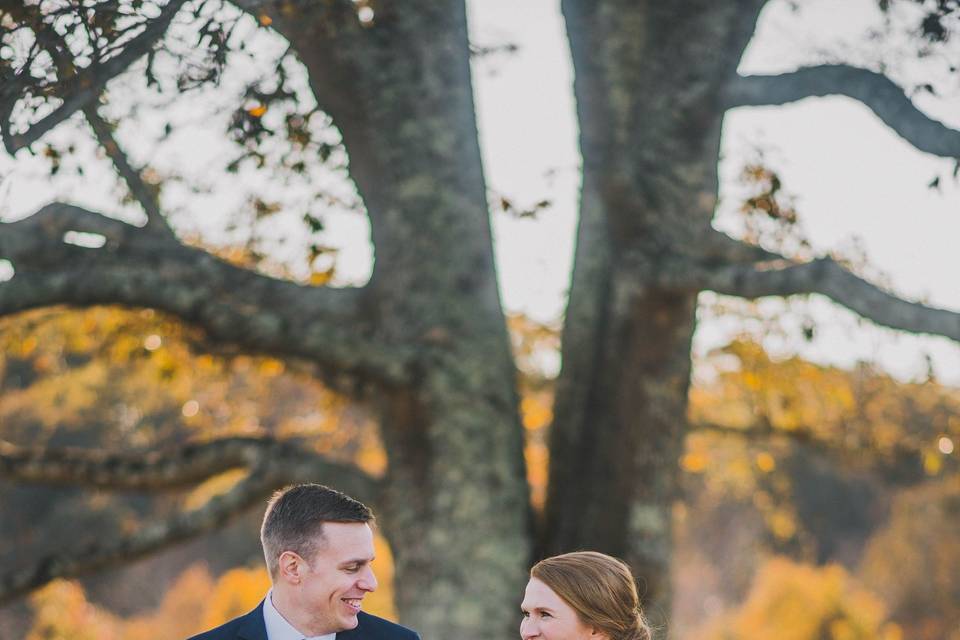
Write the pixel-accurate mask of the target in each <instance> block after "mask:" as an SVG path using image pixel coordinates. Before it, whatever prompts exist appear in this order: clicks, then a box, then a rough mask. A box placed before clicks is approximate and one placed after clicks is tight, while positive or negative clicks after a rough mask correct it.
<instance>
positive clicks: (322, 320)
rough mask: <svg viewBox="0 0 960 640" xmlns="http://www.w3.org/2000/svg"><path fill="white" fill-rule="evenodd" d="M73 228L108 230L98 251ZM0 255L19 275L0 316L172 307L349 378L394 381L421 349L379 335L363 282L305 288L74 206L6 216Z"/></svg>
mask: <svg viewBox="0 0 960 640" xmlns="http://www.w3.org/2000/svg"><path fill="white" fill-rule="evenodd" d="M67 231H79V232H88V233H94V234H99V235H102V236H103V238H104V239H105V244H104V246H102V247H100V248H97V249H92V248H84V247H78V246H72V245H70V244H67V243H65V242H64V234H65V233H66V232H67ZM0 258H5V259H7V260H10V261H11V262H12V263H13V265H14V269H15V275H14V277H13V278H12V279H11V280H9V281H7V282H4V283H0V316H2V315H8V314H11V313H16V312H19V311H23V310H26V309H31V308H36V307H41V306H49V305H57V304H65V305H72V306H78V307H88V306H92V305H98V304H120V305H126V306H131V307H150V308H155V309H159V310H162V311H166V312H168V313H171V314H173V315H176V316H178V317H179V318H181V319H183V320H185V321H187V322H189V323H193V324H196V325H198V326H199V327H201V328H203V329H204V330H205V331H206V332H207V334H208V335H209V336H210V337H211V338H213V339H214V340H217V341H221V342H227V343H233V344H237V345H241V346H244V347H245V348H248V349H250V350H251V351H254V352H260V353H271V354H275V355H281V356H297V357H302V358H308V359H311V360H313V361H314V362H316V363H317V364H319V365H320V366H321V367H322V368H324V369H326V370H328V371H334V372H337V374H338V375H343V376H345V377H352V378H358V379H360V380H370V381H377V382H380V383H385V384H391V385H397V384H404V383H405V382H407V381H408V380H409V376H410V366H411V364H412V362H413V359H414V357H415V355H416V353H415V350H414V349H413V348H411V347H395V346H393V345H388V344H385V343H383V342H382V341H380V340H377V339H376V338H375V337H374V334H375V326H373V323H374V320H371V319H370V318H368V317H367V316H366V315H364V309H363V307H362V305H361V302H362V295H363V292H364V290H363V289H331V288H320V287H310V286H304V285H299V284H297V283H294V282H289V281H286V280H278V279H275V278H270V277H267V276H264V275H260V274H258V273H255V272H253V271H251V270H249V269H244V268H240V267H236V266H233V265H230V264H227V263H226V262H223V261H222V260H219V259H217V258H216V257H215V256H213V255H211V254H209V253H207V252H205V251H202V250H200V249H195V248H192V247H187V246H184V245H182V244H180V243H178V242H177V241H176V240H174V239H172V238H170V237H169V236H166V235H163V234H158V233H154V232H152V231H151V230H148V229H140V228H137V227H134V226H132V225H128V224H126V223H123V222H121V221H119V220H114V219H111V218H107V217H105V216H102V215H99V214H97V213H93V212H90V211H87V210H85V209H82V208H80V207H75V206H71V205H66V204H61V203H55V204H51V205H47V206H46V207H44V208H43V209H42V210H41V211H39V212H38V213H36V214H34V215H33V216H31V217H29V218H26V219H24V220H20V221H18V222H13V223H0Z"/></svg>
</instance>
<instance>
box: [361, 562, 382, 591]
mask: <svg viewBox="0 0 960 640" xmlns="http://www.w3.org/2000/svg"><path fill="white" fill-rule="evenodd" d="M377 584H378V583H377V576H376V575H374V573H373V569H371V568H370V567H367V569H366V571H364V573H363V575H362V576H361V577H360V580H359V581H358V582H357V586H358V587H360V588H361V589H363V590H364V591H376V590H377Z"/></svg>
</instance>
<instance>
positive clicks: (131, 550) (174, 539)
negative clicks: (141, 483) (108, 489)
mask: <svg viewBox="0 0 960 640" xmlns="http://www.w3.org/2000/svg"><path fill="white" fill-rule="evenodd" d="M284 481H285V480H284V479H283V478H278V477H277V476H275V475H273V474H272V473H271V472H270V471H267V470H265V469H255V470H254V471H253V472H251V474H250V475H249V476H247V477H246V478H245V479H243V480H241V481H240V482H239V483H237V484H236V485H235V486H234V487H233V489H231V490H230V491H228V492H227V493H225V494H222V495H219V496H216V497H214V498H211V499H210V500H209V501H208V502H207V503H206V504H205V505H204V506H202V507H199V508H197V509H194V510H193V511H188V512H186V513H183V514H180V515H178V516H176V517H174V518H172V519H170V520H169V521H167V522H162V523H154V524H151V525H148V526H145V527H143V528H142V529H140V530H139V531H137V532H136V533H134V534H132V535H130V536H127V537H121V536H102V537H100V538H98V539H97V540H96V541H94V542H91V543H89V544H87V545H86V546H85V547H83V548H81V549H76V550H73V551H71V552H66V553H57V554H52V555H49V556H47V557H44V558H41V559H40V561H39V562H37V563H36V564H34V565H33V566H31V567H29V568H28V569H25V570H22V571H18V572H14V573H12V574H9V575H6V576H3V577H0V604H4V603H6V602H9V601H10V600H13V599H15V598H18V597H20V596H22V595H24V594H26V593H29V592H30V591H32V590H33V589H36V588H38V587H41V586H43V585H45V584H47V583H48V582H50V581H52V580H54V579H56V578H74V577H78V576H82V575H86V574H89V573H91V572H94V571H96V570H98V569H103V568H105V567H111V566H117V565H120V564H124V563H126V562H129V561H131V560H135V559H137V558H142V557H144V556H147V555H149V554H151V553H155V552H157V551H160V550H162V549H165V548H167V547H170V546H172V545H174V544H176V543H178V542H183V541H186V540H189V539H191V538H195V537H197V536H199V535H201V534H203V533H206V532H208V531H213V530H214V529H217V528H219V527H221V526H223V525H224V524H225V523H226V522H227V521H229V520H230V519H231V518H233V517H235V516H238V515H239V514H241V513H243V511H244V510H245V509H247V508H248V507H251V506H252V505H254V504H256V503H257V502H259V501H261V500H262V499H263V498H264V497H265V496H266V495H268V494H269V493H270V492H271V491H272V490H273V489H275V488H277V487H279V486H281V485H282V484H283V483H284Z"/></svg>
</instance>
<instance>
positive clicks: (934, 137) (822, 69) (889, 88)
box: [726, 65, 960, 158]
mask: <svg viewBox="0 0 960 640" xmlns="http://www.w3.org/2000/svg"><path fill="white" fill-rule="evenodd" d="M828 95H842V96H847V97H849V98H853V99H854V100H858V101H860V102H862V103H863V104H864V105H866V106H867V107H869V108H870V109H871V110H872V111H873V112H874V113H875V114H877V116H878V117H879V118H880V119H881V120H882V121H883V122H884V123H885V124H886V125H887V126H889V127H890V128H891V129H893V130H894V131H895V132H896V133H897V134H899V135H900V136H901V137H902V138H903V139H904V140H906V141H907V142H909V143H910V144H912V145H913V146H914V147H916V148H917V149H919V150H920V151H924V152H926V153H932V154H934V155H938V156H943V157H946V158H958V157H960V131H957V130H956V129H952V128H950V127H948V126H946V125H944V124H943V123H941V122H938V121H936V120H934V119H932V118H930V117H929V116H927V115H926V114H924V113H923V112H922V111H920V110H919V109H917V107H916V106H914V104H913V102H911V100H910V98H908V97H907V95H906V94H905V93H904V91H903V89H901V88H900V87H898V86H897V85H896V84H894V83H893V82H892V81H891V80H890V79H889V78H887V77H886V76H885V75H883V74H880V73H876V72H874V71H870V70H868V69H860V68H857V67H851V66H848V65H823V66H817V67H807V68H804V69H800V70H798V71H794V72H792V73H783V74H780V75H774V76H745V77H743V76H741V77H738V78H737V79H736V80H734V81H733V82H732V83H731V84H730V86H729V87H728V89H727V92H726V105H727V107H728V108H732V107H751V106H752V107H756V106H764V105H780V104H786V103H788V102H795V101H797V100H802V99H804V98H810V97H814V96H828Z"/></svg>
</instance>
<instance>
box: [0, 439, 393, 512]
mask: <svg viewBox="0 0 960 640" xmlns="http://www.w3.org/2000/svg"><path fill="white" fill-rule="evenodd" d="M268 466H269V467H270V468H273V469H275V475H284V476H286V477H287V481H288V482H293V481H308V480H315V479H316V478H317V477H329V478H332V479H336V482H335V483H336V485H337V487H338V488H340V489H342V490H343V491H345V492H347V493H349V494H350V495H352V496H355V497H357V498H358V499H361V500H364V501H369V502H375V501H376V499H377V495H378V491H379V490H378V488H377V481H376V480H374V479H373V478H372V477H371V476H369V475H368V474H366V473H364V472H363V471H361V470H359V469H358V468H357V467H355V466H353V465H348V464H341V463H337V462H333V461H330V460H327V459H325V458H324V457H323V456H320V455H319V454H317V453H314V452H312V451H308V450H306V449H304V448H302V447H300V446H299V445H297V444H296V443H294V442H290V441H281V440H276V439H274V438H244V437H233V438H222V439H219V440H213V441H210V442H202V443H191V444H187V445H185V446H182V447H179V448H177V449H173V450H164V451H150V452H147V453H142V452H139V453H111V452H107V451H104V450H101V449H55V450H51V449H47V448H45V447H18V446H16V445H13V444H11V443H9V442H5V441H2V440H0V478H5V479H8V480H13V481H16V482H29V483H38V484H46V485H64V486H71V487H75V486H82V487H90V488H99V489H113V490H126V491H128V490H136V491H140V490H168V489H182V488H187V487H190V486H193V485H195V484H197V483H199V482H203V481H204V480H207V479H209V478H211V477H213V476H215V475H217V474H219V473H223V472H224V471H228V470H230V469H236V468H248V469H254V468H267V467H268ZM361 496H362V498H361Z"/></svg>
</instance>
